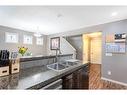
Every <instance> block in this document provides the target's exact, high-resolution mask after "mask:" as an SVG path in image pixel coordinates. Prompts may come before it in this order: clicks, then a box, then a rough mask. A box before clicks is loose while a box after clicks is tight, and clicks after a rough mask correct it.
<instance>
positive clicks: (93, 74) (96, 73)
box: [89, 64, 127, 90]
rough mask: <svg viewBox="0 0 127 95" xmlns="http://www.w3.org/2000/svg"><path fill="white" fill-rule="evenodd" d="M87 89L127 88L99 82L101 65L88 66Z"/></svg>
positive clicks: (107, 82)
mask: <svg viewBox="0 0 127 95" xmlns="http://www.w3.org/2000/svg"><path fill="white" fill-rule="evenodd" d="M89 89H91V90H92V89H93V90H94V89H127V87H125V86H122V85H119V84H115V83H112V82H109V81H104V80H101V65H100V64H90V71H89Z"/></svg>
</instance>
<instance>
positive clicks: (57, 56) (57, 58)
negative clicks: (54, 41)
mask: <svg viewBox="0 0 127 95" xmlns="http://www.w3.org/2000/svg"><path fill="white" fill-rule="evenodd" d="M60 54H61V51H60V49H59V48H57V49H56V62H59V60H60Z"/></svg>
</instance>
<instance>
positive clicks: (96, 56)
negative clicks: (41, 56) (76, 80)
mask: <svg viewBox="0 0 127 95" xmlns="http://www.w3.org/2000/svg"><path fill="white" fill-rule="evenodd" d="M101 44H102V41H101V37H96V38H92V39H91V44H90V45H91V46H90V57H91V58H90V61H91V63H93V64H101Z"/></svg>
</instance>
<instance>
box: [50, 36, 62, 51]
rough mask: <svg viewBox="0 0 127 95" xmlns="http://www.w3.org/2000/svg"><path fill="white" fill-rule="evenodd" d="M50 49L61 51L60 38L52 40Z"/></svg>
mask: <svg viewBox="0 0 127 95" xmlns="http://www.w3.org/2000/svg"><path fill="white" fill-rule="evenodd" d="M50 49H51V50H57V49H60V37H54V38H51V39H50Z"/></svg>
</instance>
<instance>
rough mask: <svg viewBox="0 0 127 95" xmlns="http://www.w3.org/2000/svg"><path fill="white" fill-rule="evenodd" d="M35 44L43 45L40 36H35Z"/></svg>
mask: <svg viewBox="0 0 127 95" xmlns="http://www.w3.org/2000/svg"><path fill="white" fill-rule="evenodd" d="M36 44H37V45H43V38H42V37H37V38H36Z"/></svg>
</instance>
